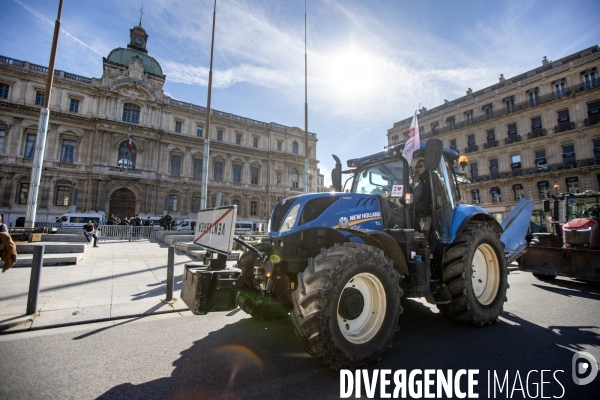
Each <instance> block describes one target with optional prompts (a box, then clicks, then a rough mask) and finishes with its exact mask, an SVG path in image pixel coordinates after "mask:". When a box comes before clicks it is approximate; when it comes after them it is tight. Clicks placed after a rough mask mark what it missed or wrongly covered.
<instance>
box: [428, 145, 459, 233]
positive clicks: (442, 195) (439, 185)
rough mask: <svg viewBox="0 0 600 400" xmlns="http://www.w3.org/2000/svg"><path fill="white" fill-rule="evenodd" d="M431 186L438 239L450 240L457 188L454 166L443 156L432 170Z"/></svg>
mask: <svg viewBox="0 0 600 400" xmlns="http://www.w3.org/2000/svg"><path fill="white" fill-rule="evenodd" d="M429 174H430V176H431V184H432V186H433V191H432V193H433V204H434V205H435V207H434V209H435V215H434V216H433V217H434V219H435V220H436V221H438V222H437V223H438V226H437V229H438V232H437V235H438V238H439V239H440V240H448V239H449V238H450V225H451V223H452V211H453V209H454V205H455V202H456V201H455V199H454V194H455V193H456V186H455V182H454V175H453V172H452V165H451V162H450V161H446V159H444V157H443V156H442V158H441V160H440V163H439V164H438V166H437V168H436V169H433V170H430V171H429Z"/></svg>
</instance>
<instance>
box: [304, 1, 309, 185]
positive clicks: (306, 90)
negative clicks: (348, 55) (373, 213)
mask: <svg viewBox="0 0 600 400" xmlns="http://www.w3.org/2000/svg"><path fill="white" fill-rule="evenodd" d="M307 65H308V62H307V55H306V0H304V194H307V193H308V187H309V183H308V89H307V85H308V84H307V80H308V79H307V77H308V75H307V69H308V67H307Z"/></svg>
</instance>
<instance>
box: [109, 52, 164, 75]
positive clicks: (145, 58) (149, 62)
mask: <svg viewBox="0 0 600 400" xmlns="http://www.w3.org/2000/svg"><path fill="white" fill-rule="evenodd" d="M136 57H137V58H138V60H139V61H140V62H141V63H142V65H144V72H146V73H148V74H152V75H157V76H160V77H162V76H163V72H162V68H161V67H160V64H159V63H158V61H156V60H155V59H154V58H152V57H150V56H149V55H147V54H144V53H142V52H141V51H137V50H134V49H124V48H122V47H119V48H118V49H114V50H113V51H111V52H110V54H109V55H108V57H107V58H106V60H107V61H108V62H110V63H113V64H119V65H122V66H124V67H129V63H130V62H131V61H133V60H134V59H135V58H136Z"/></svg>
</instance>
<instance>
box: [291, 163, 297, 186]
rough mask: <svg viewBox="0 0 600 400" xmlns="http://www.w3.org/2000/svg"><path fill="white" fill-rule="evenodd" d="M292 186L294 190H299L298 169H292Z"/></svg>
mask: <svg viewBox="0 0 600 400" xmlns="http://www.w3.org/2000/svg"><path fill="white" fill-rule="evenodd" d="M290 184H291V186H292V188H294V189H298V170H297V169H296V168H292V173H291V178H290Z"/></svg>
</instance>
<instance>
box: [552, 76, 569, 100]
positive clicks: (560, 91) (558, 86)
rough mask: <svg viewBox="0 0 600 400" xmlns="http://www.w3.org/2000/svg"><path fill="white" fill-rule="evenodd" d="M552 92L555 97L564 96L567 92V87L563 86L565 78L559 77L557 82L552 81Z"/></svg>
mask: <svg viewBox="0 0 600 400" xmlns="http://www.w3.org/2000/svg"><path fill="white" fill-rule="evenodd" d="M554 94H555V95H556V97H557V98H559V99H560V98H561V97H564V96H565V95H566V94H567V88H566V86H565V78H562V79H559V81H558V82H556V81H555V83H554Z"/></svg>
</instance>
